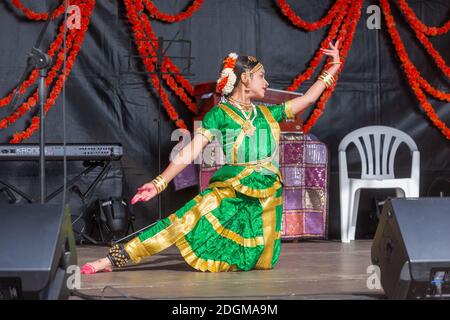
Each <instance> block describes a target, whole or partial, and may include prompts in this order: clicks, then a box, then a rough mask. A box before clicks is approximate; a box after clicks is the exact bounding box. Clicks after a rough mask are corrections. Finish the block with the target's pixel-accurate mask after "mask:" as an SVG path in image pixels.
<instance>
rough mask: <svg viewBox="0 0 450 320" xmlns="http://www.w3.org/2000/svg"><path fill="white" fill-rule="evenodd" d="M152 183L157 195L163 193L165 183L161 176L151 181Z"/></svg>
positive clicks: (165, 186)
mask: <svg viewBox="0 0 450 320" xmlns="http://www.w3.org/2000/svg"><path fill="white" fill-rule="evenodd" d="M152 183H153V184H154V185H155V188H156V191H157V192H158V193H161V192H163V191H164V189H166V188H167V181H166V179H164V177H163V176H162V175H159V176H157V177H156V178H155V179H153V180H152Z"/></svg>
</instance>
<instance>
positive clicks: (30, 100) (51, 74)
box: [0, 34, 74, 129]
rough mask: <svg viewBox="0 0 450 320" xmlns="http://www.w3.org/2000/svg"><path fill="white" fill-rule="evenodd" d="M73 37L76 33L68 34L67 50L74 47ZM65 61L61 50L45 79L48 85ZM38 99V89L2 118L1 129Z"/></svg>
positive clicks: (31, 106)
mask: <svg viewBox="0 0 450 320" xmlns="http://www.w3.org/2000/svg"><path fill="white" fill-rule="evenodd" d="M73 39H74V34H69V35H68V36H67V41H66V47H67V52H68V51H69V50H70V48H71V47H72V43H73ZM63 62H64V54H63V52H62V50H61V52H59V53H58V58H57V61H56V63H55V64H54V65H53V66H52V68H51V69H50V71H49V73H48V77H47V78H46V79H45V82H46V86H47V87H48V86H50V85H51V84H52V83H53V79H54V78H56V76H57V72H58V71H59V70H60V69H61V67H62V65H63ZM37 99H38V91H37V90H35V92H34V94H33V95H32V96H31V97H30V98H28V100H27V101H26V102H25V103H23V104H22V105H21V106H20V107H19V108H18V109H17V110H16V111H15V112H14V113H13V114H12V115H9V116H7V117H5V118H4V119H1V120H0V129H5V128H7V127H8V126H9V125H10V124H13V123H14V122H16V121H17V120H18V119H19V118H20V117H22V116H24V115H25V114H26V113H27V112H28V111H30V110H31V108H33V107H34V106H35V105H36V103H37Z"/></svg>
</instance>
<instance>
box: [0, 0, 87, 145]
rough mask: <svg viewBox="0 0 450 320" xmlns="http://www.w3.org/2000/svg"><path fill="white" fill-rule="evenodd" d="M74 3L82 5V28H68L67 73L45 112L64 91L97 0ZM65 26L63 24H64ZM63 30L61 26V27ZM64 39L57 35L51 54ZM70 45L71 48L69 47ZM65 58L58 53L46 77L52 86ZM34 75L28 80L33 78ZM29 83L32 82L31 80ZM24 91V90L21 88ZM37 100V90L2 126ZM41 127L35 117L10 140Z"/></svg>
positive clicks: (13, 141) (57, 85) (59, 80)
mask: <svg viewBox="0 0 450 320" xmlns="http://www.w3.org/2000/svg"><path fill="white" fill-rule="evenodd" d="M73 1H74V4H77V5H78V6H80V9H81V12H82V17H81V29H80V30H76V29H73V30H72V31H71V30H68V35H67V40H66V44H67V52H68V51H69V49H70V53H69V56H68V58H67V61H66V73H65V74H64V73H62V74H60V76H59V78H58V80H57V81H56V83H55V84H54V86H53V87H52V90H51V91H50V94H49V97H48V99H47V100H46V102H45V106H44V109H45V113H47V112H48V111H49V110H50V109H51V108H52V107H53V105H54V104H55V102H56V99H57V98H58V96H59V94H60V93H61V91H62V88H63V85H64V82H65V80H66V79H67V77H68V76H69V74H70V71H71V69H72V67H73V64H74V62H75V60H76V57H77V55H78V53H79V51H80V49H81V43H82V42H83V40H84V36H85V33H86V31H87V28H88V25H89V22H90V16H91V14H92V11H93V9H94V6H95V0H73ZM62 28H63V26H62ZM60 30H61V27H60ZM61 43H62V39H61V38H60V37H59V35H58V37H57V39H56V40H55V41H54V42H53V43H52V45H51V46H50V49H49V54H51V55H54V54H55V52H56V50H58V48H59V47H61ZM69 47H70V48H69ZM63 60H64V54H63V52H59V53H58V58H57V60H56V63H55V65H54V66H53V67H52V68H51V70H50V72H49V76H48V77H47V79H46V85H47V86H50V85H51V83H52V82H53V80H54V78H55V77H56V76H57V75H58V71H60V70H59V69H61V67H62V63H63ZM31 78H32V76H30V78H29V79H28V80H31ZM29 84H32V83H31V82H30V83H29ZM21 92H22V90H21ZM36 102H37V92H35V93H34V94H33V95H32V96H31V97H30V98H28V100H27V102H25V103H24V104H22V106H20V107H19V109H18V110H17V111H16V112H15V113H14V114H13V115H11V116H8V117H6V118H5V119H2V120H1V121H0V128H2V127H5V126H7V125H8V124H10V123H13V122H14V121H16V120H17V119H18V117H20V116H23V115H24V114H26V112H27V111H29V110H30V109H31V108H32V107H33V106H35V105H36ZM38 128H39V117H33V118H32V120H31V125H30V126H29V127H28V128H26V129H25V130H24V131H22V132H18V133H15V134H14V135H13V138H12V139H11V140H10V143H19V142H21V141H23V140H24V139H28V138H29V137H30V136H31V135H32V134H34V132H35V131H36V130H37V129H38Z"/></svg>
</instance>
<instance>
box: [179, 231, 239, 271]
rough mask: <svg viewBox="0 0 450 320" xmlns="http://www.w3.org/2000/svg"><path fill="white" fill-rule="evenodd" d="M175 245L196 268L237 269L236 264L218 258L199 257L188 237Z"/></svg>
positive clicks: (210, 269)
mask: <svg viewBox="0 0 450 320" xmlns="http://www.w3.org/2000/svg"><path fill="white" fill-rule="evenodd" d="M175 245H176V246H177V248H178V250H180V253H181V256H182V257H183V258H184V260H185V261H186V262H187V263H188V264H189V265H190V266H191V267H192V268H194V269H196V270H200V271H203V272H204V271H210V272H226V271H236V266H235V265H230V264H229V263H227V262H225V261H216V260H210V259H208V260H206V259H202V258H199V257H197V255H196V254H195V252H194V250H192V248H191V246H190V245H189V243H188V242H187V241H186V238H185V237H184V236H183V237H182V238H181V239H180V240H178V241H177V242H176V243H175Z"/></svg>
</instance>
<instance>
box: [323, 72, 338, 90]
mask: <svg viewBox="0 0 450 320" xmlns="http://www.w3.org/2000/svg"><path fill="white" fill-rule="evenodd" d="M319 80H320V81H322V82H323V83H324V84H325V87H327V89H328V88H329V87H331V86H332V85H333V83H334V81H335V80H334V77H333V75H332V74H331V73H329V72H328V71H324V72H322V74H321V75H320V76H319Z"/></svg>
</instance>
